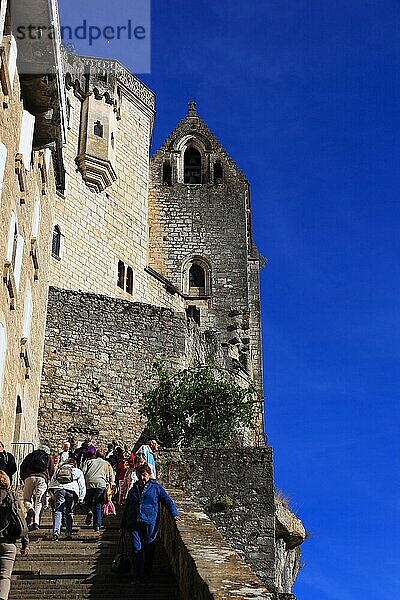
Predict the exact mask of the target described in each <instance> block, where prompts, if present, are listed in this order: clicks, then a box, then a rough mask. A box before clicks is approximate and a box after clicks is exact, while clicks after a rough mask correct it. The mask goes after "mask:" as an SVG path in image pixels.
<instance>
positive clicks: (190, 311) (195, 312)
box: [186, 306, 200, 325]
mask: <svg viewBox="0 0 400 600" xmlns="http://www.w3.org/2000/svg"><path fill="white" fill-rule="evenodd" d="M186 315H187V318H188V319H191V320H192V321H194V322H195V323H197V325H200V309H199V308H197V306H188V307H187V309H186Z"/></svg>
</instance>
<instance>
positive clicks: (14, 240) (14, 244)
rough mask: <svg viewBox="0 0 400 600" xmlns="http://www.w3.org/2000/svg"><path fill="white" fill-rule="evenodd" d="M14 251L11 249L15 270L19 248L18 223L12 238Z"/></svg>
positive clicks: (15, 225)
mask: <svg viewBox="0 0 400 600" xmlns="http://www.w3.org/2000/svg"><path fill="white" fill-rule="evenodd" d="M12 240H13V241H12V251H11V264H12V267H13V270H14V269H15V261H16V258H17V249H18V227H17V223H15V224H14V233H13V238H12Z"/></svg>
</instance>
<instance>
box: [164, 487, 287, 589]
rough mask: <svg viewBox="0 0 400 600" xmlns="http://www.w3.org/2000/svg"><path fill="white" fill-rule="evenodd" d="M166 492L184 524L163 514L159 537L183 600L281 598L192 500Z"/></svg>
mask: <svg viewBox="0 0 400 600" xmlns="http://www.w3.org/2000/svg"><path fill="white" fill-rule="evenodd" d="M169 492H170V494H171V496H172V498H173V499H174V501H175V502H176V504H177V505H178V507H179V510H180V515H181V516H182V517H183V521H180V522H178V523H177V524H176V523H175V521H174V519H172V517H170V516H169V515H167V514H166V511H165V514H164V519H163V526H162V534H161V535H162V539H163V544H164V547H165V549H166V551H167V555H168V558H169V560H170V562H171V565H172V568H173V569H174V572H175V576H176V578H177V581H178V586H179V591H180V598H182V600H214V599H215V600H217V599H218V600H228V599H232V598H235V599H236V600H261V599H265V600H278V598H280V596H279V595H278V594H275V593H273V592H270V591H268V589H267V588H266V587H264V585H263V584H262V583H261V581H260V579H258V577H256V575H255V574H254V573H253V571H252V570H251V568H250V567H249V565H247V564H246V563H245V562H244V560H243V559H242V558H241V557H240V556H239V554H238V553H237V552H235V550H234V549H233V548H232V546H230V545H229V544H228V543H227V542H226V540H224V539H223V537H222V535H221V533H220V532H219V531H218V529H217V528H216V527H215V525H214V523H213V522H212V521H211V519H210V518H209V517H208V516H207V515H206V514H205V513H204V512H203V511H202V510H201V508H200V507H199V506H198V505H197V504H196V503H195V502H193V500H190V499H189V498H188V497H187V496H185V494H184V493H183V492H182V491H179V490H177V489H173V490H169ZM288 598H289V597H288ZM282 600H283V599H282Z"/></svg>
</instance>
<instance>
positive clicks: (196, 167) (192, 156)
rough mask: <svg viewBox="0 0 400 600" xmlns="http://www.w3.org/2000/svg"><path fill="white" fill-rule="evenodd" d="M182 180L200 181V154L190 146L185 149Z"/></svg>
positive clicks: (186, 181) (187, 181)
mask: <svg viewBox="0 0 400 600" xmlns="http://www.w3.org/2000/svg"><path fill="white" fill-rule="evenodd" d="M184 182H185V183H201V154H200V152H199V151H198V150H196V148H193V147H191V146H189V148H187V149H186V151H185V160H184Z"/></svg>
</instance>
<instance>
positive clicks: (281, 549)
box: [275, 538, 300, 593]
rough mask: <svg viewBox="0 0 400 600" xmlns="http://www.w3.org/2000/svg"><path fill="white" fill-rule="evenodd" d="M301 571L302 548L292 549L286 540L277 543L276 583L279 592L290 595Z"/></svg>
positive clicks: (279, 540)
mask: <svg viewBox="0 0 400 600" xmlns="http://www.w3.org/2000/svg"><path fill="white" fill-rule="evenodd" d="M299 571H300V548H299V547H297V548H294V549H290V548H288V547H287V546H286V542H285V540H284V539H282V538H281V539H278V540H276V543H275V582H276V588H277V591H278V592H286V593H290V592H291V590H292V587H293V585H294V582H295V581H296V577H297V575H298V573H299Z"/></svg>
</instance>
